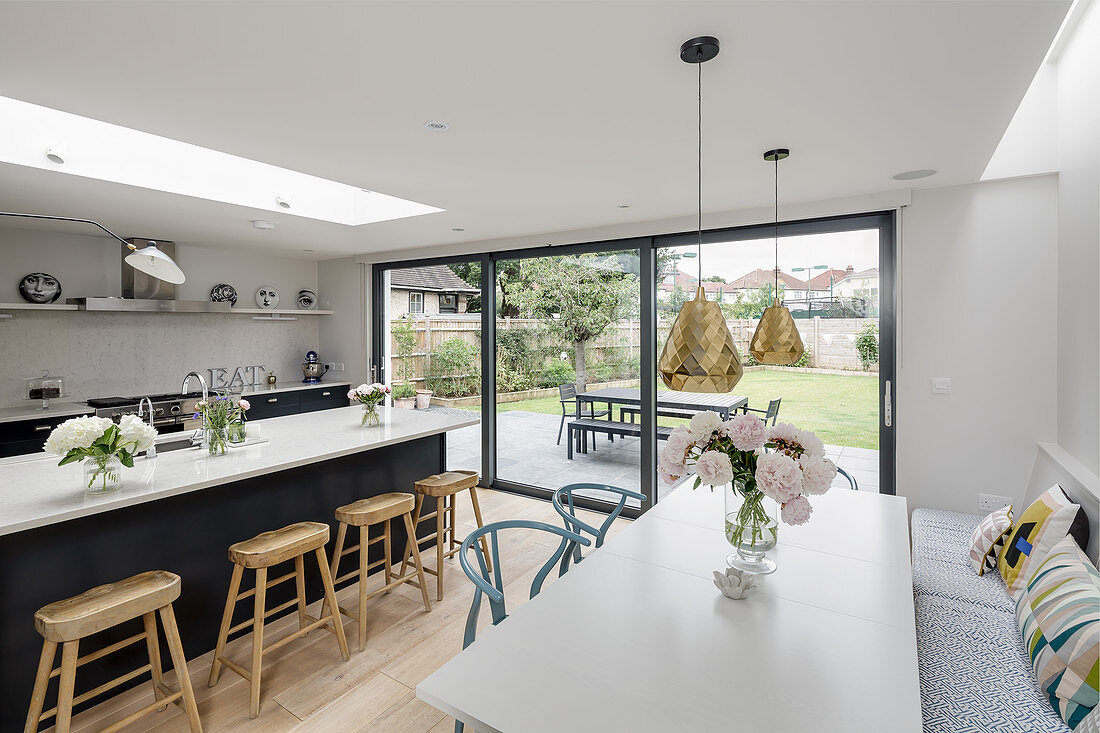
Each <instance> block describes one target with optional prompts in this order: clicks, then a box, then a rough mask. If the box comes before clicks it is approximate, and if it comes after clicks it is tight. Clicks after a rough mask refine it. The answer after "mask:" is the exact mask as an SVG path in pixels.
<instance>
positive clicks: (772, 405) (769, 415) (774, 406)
mask: <svg viewBox="0 0 1100 733" xmlns="http://www.w3.org/2000/svg"><path fill="white" fill-rule="evenodd" d="M782 400H783V398H782V397H776V398H775V399H774V400H772V401H771V402H769V403H768V409H766V410H754V409H752V408H751V407H749V406H748V405H745V406H744V407H742V408H741V410H742V411H743V412H744V413H745V414H746V415H747V414H749V413H750V412H755V413H756V414H758V415H763V417H762V418H761V419H762V420H763V421H764V424H765V425H767V424H768V420H771V421H772V425H775V421H776V420H777V419H778V418H779V403H780V402H781V401H782Z"/></svg>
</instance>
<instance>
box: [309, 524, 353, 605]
mask: <svg viewBox="0 0 1100 733" xmlns="http://www.w3.org/2000/svg"><path fill="white" fill-rule="evenodd" d="M347 534H348V525H346V524H344V523H343V522H340V524H339V526H338V527H337V528H336V547H334V548H333V550H332V565H331V567H330V569H329V573H330V574H331V575H332V578H333V582H334V583H335V582H336V578H339V577H340V572H339V571H340V558H341V557H343V555H344V540H345V539H346V538H347ZM298 560H300V561H304V558H298ZM327 615H328V596H325V598H324V599H323V600H322V601H321V610H320V611H318V612H317V618H324V617H325V616H327ZM336 615H337V616H339V615H340V614H339V609H337V614H336Z"/></svg>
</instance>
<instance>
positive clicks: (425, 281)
mask: <svg viewBox="0 0 1100 733" xmlns="http://www.w3.org/2000/svg"><path fill="white" fill-rule="evenodd" d="M390 286H391V287H395V288H401V289H402V290H425V291H428V292H432V293H469V294H471V295H476V294H477V293H479V292H481V291H480V290H478V289H477V288H475V287H471V286H470V285H469V284H468V283H467V282H466V281H465V280H463V279H462V278H460V277H459V276H458V275H456V274H454V272H452V271H451V268H449V267H447V266H446V265H428V266H426V267H404V268H402V269H400V270H390Z"/></svg>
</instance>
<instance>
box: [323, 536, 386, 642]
mask: <svg viewBox="0 0 1100 733" xmlns="http://www.w3.org/2000/svg"><path fill="white" fill-rule="evenodd" d="M369 539H370V527H368V526H367V525H365V524H363V525H360V526H359V611H358V620H359V651H363V650H364V649H366V648H367V564H368V561H369V560H370V553H369V552H367V547H368V545H367V542H368V540H369ZM386 549H387V550H388V549H389V546H387V547H386ZM336 617H337V618H339V617H340V614H339V612H337V614H336Z"/></svg>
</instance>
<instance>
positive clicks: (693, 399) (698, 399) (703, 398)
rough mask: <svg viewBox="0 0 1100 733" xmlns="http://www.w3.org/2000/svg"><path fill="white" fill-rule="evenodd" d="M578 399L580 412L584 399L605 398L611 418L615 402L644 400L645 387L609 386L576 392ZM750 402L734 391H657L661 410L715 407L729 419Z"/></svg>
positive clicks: (624, 402) (626, 402) (712, 408)
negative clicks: (643, 391) (728, 392)
mask: <svg viewBox="0 0 1100 733" xmlns="http://www.w3.org/2000/svg"><path fill="white" fill-rule="evenodd" d="M577 400H578V401H579V402H580V403H581V405H580V407H581V410H580V411H581V412H582V413H583V412H584V409H583V408H584V404H583V403H585V402H589V403H593V402H603V403H606V404H607V406H608V414H607V419H608V420H612V419H613V415H612V413H613V412H614V410H613V409H612V408H611V406H612V405H632V406H637V405H641V404H642V390H640V389H638V388H637V387H607V388H605V389H596V390H593V391H591V392H581V393H578V394H577ZM748 404H749V398H748V397H741V396H739V395H734V394H708V393H705V392H672V391H667V392H658V393H657V409H658V410H691V411H696V412H698V411H702V410H714V411H715V412H717V413H718V414H719V415H721V417H722V419H723V420H729V418H730V415H731V414H732V413H734V412H736V411H737V410H740V409H741V408H742V407H745V406H746V405H748Z"/></svg>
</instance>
